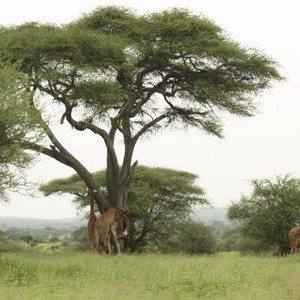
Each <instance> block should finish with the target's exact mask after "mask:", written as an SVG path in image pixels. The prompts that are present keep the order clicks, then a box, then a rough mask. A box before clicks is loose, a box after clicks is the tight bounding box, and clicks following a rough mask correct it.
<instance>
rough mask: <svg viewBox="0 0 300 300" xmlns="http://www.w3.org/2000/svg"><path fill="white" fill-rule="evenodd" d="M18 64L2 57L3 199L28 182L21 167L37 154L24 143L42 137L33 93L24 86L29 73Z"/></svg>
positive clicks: (0, 138)
mask: <svg viewBox="0 0 300 300" xmlns="http://www.w3.org/2000/svg"><path fill="white" fill-rule="evenodd" d="M17 68H18V64H16V65H15V66H12V65H8V64H4V63H2V62H1V61H0V200H5V199H6V192H7V191H8V190H16V189H19V188H22V187H25V185H26V179H25V178H24V177H23V176H22V175H23V174H22V172H21V170H22V169H24V168H25V167H28V166H29V165H30V163H31V162H32V159H33V156H32V155H29V153H27V152H25V151H24V150H23V149H22V147H21V146H20V144H22V143H24V142H25V141H26V142H29V141H30V142H36V141H38V140H40V139H41V137H42V136H41V126H40V121H39V115H38V114H37V112H36V111H35V110H34V109H33V108H32V106H31V105H30V102H31V97H32V93H31V92H29V91H28V90H27V89H25V88H22V85H24V84H25V83H26V82H27V78H26V76H24V75H22V74H20V72H18V71H17Z"/></svg>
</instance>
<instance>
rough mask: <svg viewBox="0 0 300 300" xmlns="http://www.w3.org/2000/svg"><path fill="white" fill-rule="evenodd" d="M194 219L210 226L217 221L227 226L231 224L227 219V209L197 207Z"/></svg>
mask: <svg viewBox="0 0 300 300" xmlns="http://www.w3.org/2000/svg"><path fill="white" fill-rule="evenodd" d="M192 218H193V219H194V220H195V221H200V222H202V223H204V224H207V225H210V224H212V223H213V222H215V221H221V222H223V223H225V224H230V221H229V220H228V218H227V208H225V207H211V208H202V207H197V208H195V209H194V212H193V214H192Z"/></svg>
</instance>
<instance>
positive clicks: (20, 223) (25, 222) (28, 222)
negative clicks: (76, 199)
mask: <svg viewBox="0 0 300 300" xmlns="http://www.w3.org/2000/svg"><path fill="white" fill-rule="evenodd" d="M85 224H86V221H82V220H80V219H77V218H69V219H35V218H19V217H1V216H0V227H1V226H8V227H16V228H43V227H47V226H51V227H57V228H61V227H73V228H76V227H80V226H84V225H85Z"/></svg>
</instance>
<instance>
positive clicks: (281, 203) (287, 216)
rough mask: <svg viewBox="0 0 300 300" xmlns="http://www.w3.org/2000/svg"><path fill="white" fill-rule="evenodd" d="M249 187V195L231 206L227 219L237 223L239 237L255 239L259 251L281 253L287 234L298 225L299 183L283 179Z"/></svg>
mask: <svg viewBox="0 0 300 300" xmlns="http://www.w3.org/2000/svg"><path fill="white" fill-rule="evenodd" d="M252 184H253V192H252V194H251V195H250V196H248V197H247V196H243V197H242V198H241V199H240V201H239V202H237V203H233V204H232V205H231V206H230V207H229V209H228V218H229V219H231V220H237V221H239V222H240V223H241V225H242V232H243V235H244V236H245V237H249V238H251V239H254V240H256V241H257V242H258V243H259V245H260V247H261V251H272V252H274V253H277V254H283V253H285V252H286V251H287V248H288V247H289V244H288V239H287V234H288V232H289V231H290V229H291V228H292V227H294V226H295V225H296V224H299V223H300V180H299V179H296V178H291V177H290V176H283V177H277V178H276V180H275V181H274V180H270V179H264V180H254V181H253V182H252Z"/></svg>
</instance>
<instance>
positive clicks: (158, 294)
mask: <svg viewBox="0 0 300 300" xmlns="http://www.w3.org/2000/svg"><path fill="white" fill-rule="evenodd" d="M299 265H300V255H299V256H294V257H281V258H276V257H254V256H241V255H239V254H237V253H226V254H218V255H216V256H191V257H189V256H180V255H178V256H170V255H168V256H167V255H139V256H135V255H124V254H122V255H120V256H112V257H109V256H105V257H102V256H96V255H93V254H92V253H85V254H78V253H77V254H76V253H62V252H60V253H53V254H45V253H39V252H36V253H35V252H31V253H21V254H20V253H19V254H17V253H10V254H8V253H5V254H2V255H1V256H0V299H4V300H6V299H14V300H17V299H22V300H26V299H38V300H39V299H51V300H53V299H72V300H76V299H78V300H79V299H125V300H126V299H139V300H140V299H143V300H144V299H146V300H147V299H151V300H152V299H184V300H188V299H231V300H232V299H239V300H240V299H264V300H265V299H272V300H273V299H280V300H281V299H300V285H299V281H300V273H299V271H298V270H299Z"/></svg>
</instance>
